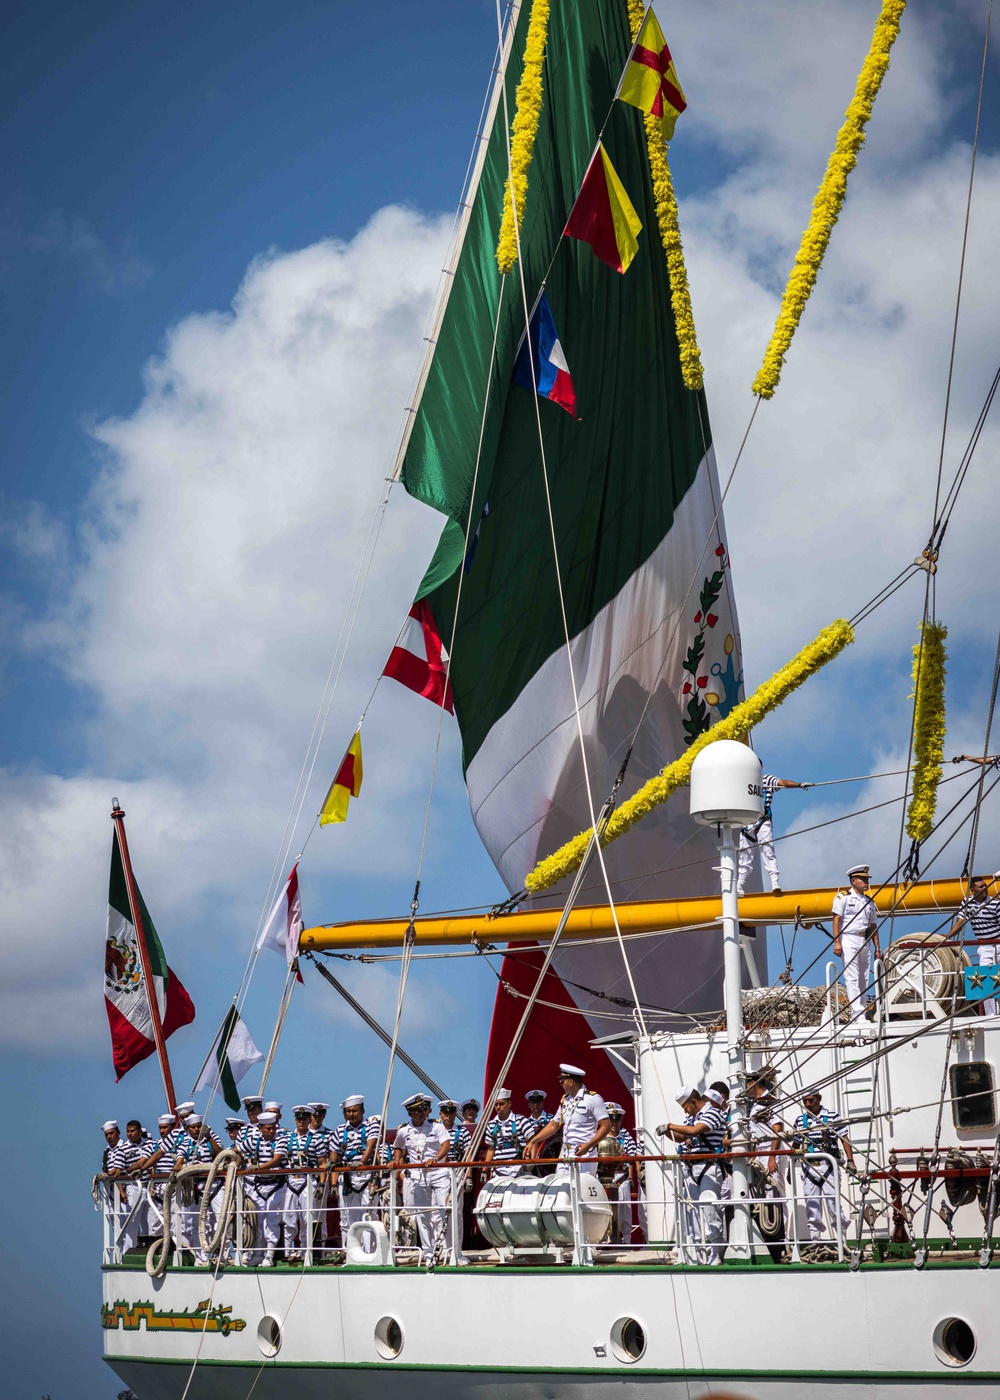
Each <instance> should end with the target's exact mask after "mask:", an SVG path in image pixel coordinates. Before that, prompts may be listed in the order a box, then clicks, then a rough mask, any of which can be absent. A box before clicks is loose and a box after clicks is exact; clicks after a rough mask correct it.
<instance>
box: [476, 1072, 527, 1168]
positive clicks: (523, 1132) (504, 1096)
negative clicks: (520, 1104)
mask: <svg viewBox="0 0 1000 1400" xmlns="http://www.w3.org/2000/svg"><path fill="white" fill-rule="evenodd" d="M510 1099H511V1094H510V1090H509V1089H498V1090H497V1095H496V1107H497V1111H496V1113H495V1114H494V1115H493V1117H492V1118H491V1119H490V1121H489V1122H488V1123H487V1125H486V1135H485V1137H484V1138H483V1145H484V1147H485V1148H486V1161H487V1162H491V1163H501V1162H503V1163H507V1162H516V1161H517V1159H518V1158H519V1157H520V1156H521V1155H522V1153H523V1150H524V1145H525V1143H526V1142H528V1140H529V1139H530V1138H531V1137H533V1136H534V1133H535V1132H538V1131H539V1129H538V1128H535V1129H534V1131H529V1130H528V1127H527V1124H526V1122H525V1120H524V1119H523V1118H522V1117H521V1115H520V1114H519V1113H513V1112H512V1111H511V1106H510ZM521 1170H522V1169H521V1167H519V1166H500V1165H494V1166H491V1167H490V1168H489V1169H487V1170H485V1171H484V1172H483V1180H484V1181H488V1180H489V1178H490V1177H491V1176H499V1177H507V1176H519V1175H520V1174H521Z"/></svg>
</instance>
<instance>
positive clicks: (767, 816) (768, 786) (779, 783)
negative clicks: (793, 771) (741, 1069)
mask: <svg viewBox="0 0 1000 1400" xmlns="http://www.w3.org/2000/svg"><path fill="white" fill-rule="evenodd" d="M761 786H762V787H763V789H764V810H763V812H761V814H760V816H759V817H758V818H757V820H756V821H755V822H754V823H753V825H752V826H745V827H744V828H743V830H742V831H741V832H740V869H739V876H738V877H737V884H736V893H737V894H739V895H742V894H744V893H745V891H746V883H747V876H748V875H749V874H750V871H751V870H752V869H753V853H754V851H755V850H758V851H760V863H761V865H762V866H763V867H764V871H765V873H766V874H767V876H768V878H769V879H770V881H771V893H772V894H780V893H781V876H780V875H779V873H778V858H777V856H776V855H775V854H774V828H773V826H772V824H771V806H772V804H773V802H774V794H775V793H776V792H777V790H778V788H801V789H803V791H804V790H806V789H807V788H811V787H812V783H796V782H793V781H792V779H791V778H776V777H775V776H774V774H773V773H765V774H764V775H763V777H762V778H761Z"/></svg>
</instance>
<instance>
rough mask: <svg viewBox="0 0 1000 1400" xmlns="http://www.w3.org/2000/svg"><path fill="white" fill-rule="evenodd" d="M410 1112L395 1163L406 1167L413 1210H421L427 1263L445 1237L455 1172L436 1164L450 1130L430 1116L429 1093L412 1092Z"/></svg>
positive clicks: (394, 1152)
mask: <svg viewBox="0 0 1000 1400" xmlns="http://www.w3.org/2000/svg"><path fill="white" fill-rule="evenodd" d="M403 1107H404V1108H405V1109H406V1111H407V1112H408V1113H409V1115H410V1121H409V1123H406V1124H404V1125H403V1126H402V1127H401V1128H399V1129H397V1131H396V1137H395V1140H394V1142H393V1144H392V1161H393V1166H396V1167H402V1166H406V1167H407V1168H408V1170H407V1171H406V1173H405V1176H406V1177H408V1178H409V1181H410V1188H411V1191H412V1197H411V1199H412V1202H413V1209H414V1210H415V1211H416V1213H417V1230H418V1232H419V1234H420V1248H421V1251H422V1253H423V1257H424V1261H425V1263H428V1264H430V1263H432V1262H433V1260H434V1255H435V1252H436V1250H437V1247H438V1245H439V1244H440V1243H441V1241H442V1238H443V1236H444V1221H445V1210H446V1208H447V1205H448V1187H449V1186H450V1185H451V1172H450V1171H449V1170H448V1169H447V1167H435V1166H434V1163H435V1162H437V1161H438V1160H439V1154H440V1153H441V1149H442V1148H444V1149H445V1150H447V1147H448V1143H449V1141H450V1139H449V1137H448V1133H447V1132H446V1130H445V1129H444V1128H443V1127H442V1126H441V1124H440V1123H439V1122H438V1121H437V1119H436V1118H431V1117H430V1111H431V1101H430V1099H429V1098H428V1097H427V1095H426V1094H411V1095H410V1097H409V1098H408V1099H404V1100H403Z"/></svg>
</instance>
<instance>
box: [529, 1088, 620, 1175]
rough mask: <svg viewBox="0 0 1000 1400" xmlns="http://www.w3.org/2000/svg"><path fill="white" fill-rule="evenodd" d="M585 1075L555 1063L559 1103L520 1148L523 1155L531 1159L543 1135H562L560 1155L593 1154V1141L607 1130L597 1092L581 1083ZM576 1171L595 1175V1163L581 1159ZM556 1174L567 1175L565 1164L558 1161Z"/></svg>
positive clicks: (603, 1105) (604, 1109) (608, 1124)
mask: <svg viewBox="0 0 1000 1400" xmlns="http://www.w3.org/2000/svg"><path fill="white" fill-rule="evenodd" d="M585 1078H586V1075H585V1073H584V1071H583V1070H582V1069H579V1068H578V1067H577V1066H576V1065H560V1066H559V1082H560V1084H561V1085H562V1091H563V1096H562V1102H561V1103H560V1105H559V1108H558V1110H557V1112H556V1113H555V1114H554V1115H553V1117H552V1120H551V1122H549V1123H546V1125H545V1127H544V1128H542V1130H541V1132H538V1133H535V1135H534V1137H532V1138H530V1139H529V1141H528V1142H527V1144H526V1145H525V1147H524V1155H525V1157H527V1158H529V1159H534V1158H536V1157H537V1156H538V1155H539V1149H540V1148H541V1145H542V1143H543V1142H544V1141H545V1140H546V1138H550V1137H555V1135H556V1133H558V1132H561V1133H562V1135H563V1141H562V1155H563V1156H564V1157H596V1156H597V1144H598V1143H599V1142H600V1141H601V1139H602V1138H606V1137H607V1135H608V1133H610V1131H611V1119H610V1118H609V1117H608V1108H607V1104H606V1103H605V1102H604V1100H603V1099H602V1098H601V1096H600V1094H594V1093H592V1092H591V1091H590V1090H589V1089H588V1088H587V1086H586V1084H585V1083H584V1079H585ZM580 1170H581V1171H585V1172H590V1174H591V1175H592V1176H596V1175H597V1162H596V1161H593V1162H581V1163H580ZM555 1174H556V1176H568V1175H569V1163H568V1162H560V1163H559V1165H558V1166H557V1167H556V1173H555Z"/></svg>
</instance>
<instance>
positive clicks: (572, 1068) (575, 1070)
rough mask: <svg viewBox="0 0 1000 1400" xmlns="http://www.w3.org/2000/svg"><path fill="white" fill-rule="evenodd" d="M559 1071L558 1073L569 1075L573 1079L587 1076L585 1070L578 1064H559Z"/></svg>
mask: <svg viewBox="0 0 1000 1400" xmlns="http://www.w3.org/2000/svg"><path fill="white" fill-rule="evenodd" d="M559 1073H560V1075H563V1074H568V1075H571V1076H572V1078H573V1079H586V1077H587V1071H586V1070H585V1069H580V1067H579V1065H560V1066H559Z"/></svg>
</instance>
